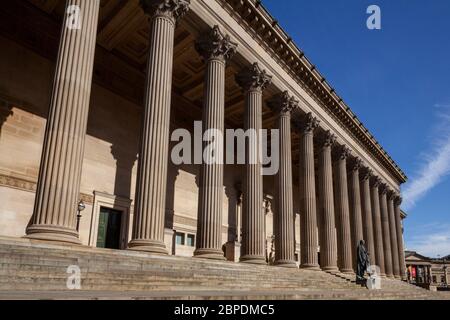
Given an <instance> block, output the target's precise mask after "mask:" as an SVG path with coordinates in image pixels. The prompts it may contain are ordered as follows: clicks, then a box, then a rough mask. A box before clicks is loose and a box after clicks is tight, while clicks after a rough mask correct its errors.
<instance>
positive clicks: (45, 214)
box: [0, 0, 406, 279]
mask: <svg viewBox="0 0 450 320" xmlns="http://www.w3.org/2000/svg"><path fill="white" fill-rule="evenodd" d="M0 13H1V21H2V23H1V25H0V47H1V50H0V70H1V73H0V128H1V129H0V130H1V131H0V236H6V237H24V236H25V237H28V238H32V239H38V240H47V241H54V242H57V243H67V244H71V245H73V244H75V245H86V246H92V247H96V246H97V247H105V248H111V249H129V250H141V251H145V252H150V253H156V254H174V255H184V256H186V255H188V256H192V255H193V256H195V257H198V258H209V259H225V258H224V256H225V257H226V258H227V259H228V260H231V261H236V262H239V261H240V262H241V263H258V264H264V263H267V262H268V261H269V262H270V263H273V264H277V265H281V266H286V267H296V266H297V265H300V267H301V268H309V269H317V270H319V269H322V270H326V271H338V270H340V271H341V272H343V273H353V271H354V268H355V260H356V257H355V251H356V245H357V243H358V242H359V240H362V239H364V240H365V241H366V243H367V247H368V250H369V252H370V254H371V261H372V263H373V264H376V265H378V266H379V267H380V269H381V273H382V274H383V275H386V276H388V277H395V278H399V279H400V278H403V279H405V277H406V273H405V262H404V261H405V258H404V253H403V252H404V250H403V234H402V233H403V232H402V217H404V216H402V212H401V209H400V204H401V197H400V185H401V184H402V183H404V182H405V181H406V176H405V175H404V173H403V172H402V171H401V169H400V168H399V167H398V166H397V165H396V164H395V162H394V161H393V160H392V159H391V158H390V157H389V155H388V154H387V153H386V152H385V151H384V150H383V148H382V147H381V145H380V144H379V143H378V142H377V141H376V140H375V138H374V137H373V136H372V135H371V134H370V132H369V131H368V130H367V129H366V128H365V127H364V125H363V124H362V123H361V122H360V121H359V120H358V118H357V117H356V116H355V115H354V114H353V113H352V111H351V110H350V108H349V107H348V106H347V105H346V104H345V102H344V101H343V100H342V98H341V97H340V96H339V95H338V94H337V93H336V92H335V90H334V89H333V88H332V87H331V86H330V85H329V84H328V82H327V81H326V79H325V78H324V77H323V76H322V75H321V74H320V73H319V71H318V70H317V69H316V67H315V66H314V65H313V64H312V63H311V62H310V61H309V60H308V58H307V57H306V56H305V55H304V54H303V52H302V51H301V50H300V49H299V48H298V47H297V46H296V45H295V44H294V43H293V41H292V40H291V38H290V37H289V36H288V35H287V34H286V33H285V32H284V31H283V30H282V29H281V28H280V27H279V25H278V23H277V21H276V20H274V19H273V18H272V17H271V15H270V14H269V13H268V12H267V11H266V10H265V9H264V7H263V6H262V5H261V4H260V2H259V1H254V0H191V1H189V0H143V1H139V0H130V1H119V0H102V1H100V0H67V1H63V0H17V1H6V2H5V3H3V4H2V6H1V7H0ZM194 121H202V123H203V129H204V130H206V129H209V128H216V129H220V130H222V131H223V130H225V129H226V128H234V129H237V128H243V129H262V128H264V129H279V130H280V137H279V145H280V169H279V171H278V173H277V174H276V175H275V176H262V175H261V173H260V172H261V168H262V166H263V164H262V163H261V162H260V161H258V162H257V163H256V164H247V165H221V164H195V165H175V164H174V163H173V162H172V161H171V160H170V153H171V148H172V147H173V145H174V143H173V142H171V139H170V138H171V133H172V132H173V130H175V129H177V128H184V129H186V130H189V131H190V132H194ZM250 147H251V146H248V145H247V149H249V148H250ZM80 201H82V203H83V204H84V205H85V209H84V210H82V211H80V212H78V207H79V204H80ZM81 209H82V208H81Z"/></svg>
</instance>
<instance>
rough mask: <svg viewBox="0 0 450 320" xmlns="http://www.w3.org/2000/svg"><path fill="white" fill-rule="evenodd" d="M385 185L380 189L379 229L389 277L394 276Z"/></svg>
mask: <svg viewBox="0 0 450 320" xmlns="http://www.w3.org/2000/svg"><path fill="white" fill-rule="evenodd" d="M387 192H388V189H387V185H385V184H382V185H381V190H380V208H381V229H382V231H383V249H384V267H385V271H386V275H387V276H388V277H389V278H393V277H394V273H393V268H392V250H391V232H390V229H389V215H388V208H387V198H386V197H387V196H386V195H387Z"/></svg>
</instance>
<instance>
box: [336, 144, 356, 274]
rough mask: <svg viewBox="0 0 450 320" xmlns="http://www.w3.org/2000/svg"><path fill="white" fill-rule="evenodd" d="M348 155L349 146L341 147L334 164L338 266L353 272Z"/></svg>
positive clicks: (342, 270) (343, 270) (344, 270)
mask: <svg viewBox="0 0 450 320" xmlns="http://www.w3.org/2000/svg"><path fill="white" fill-rule="evenodd" d="M348 156H349V150H348V148H346V147H343V148H340V150H339V151H338V153H337V159H336V162H335V165H334V173H335V186H336V188H335V203H336V222H337V226H336V227H337V239H338V241H337V244H338V266H339V270H340V271H341V272H342V273H353V263H352V261H353V260H352V238H351V228H350V209H349V202H348V184H347V157H348Z"/></svg>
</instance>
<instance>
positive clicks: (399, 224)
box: [394, 198, 407, 281]
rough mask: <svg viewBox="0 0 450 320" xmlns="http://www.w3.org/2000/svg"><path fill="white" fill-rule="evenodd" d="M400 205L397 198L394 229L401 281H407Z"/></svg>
mask: <svg viewBox="0 0 450 320" xmlns="http://www.w3.org/2000/svg"><path fill="white" fill-rule="evenodd" d="M401 203H402V199H401V198H397V200H396V201H395V203H394V205H395V227H396V229H397V245H398V257H399V266H400V276H401V278H402V280H404V281H406V280H407V275H406V263H405V249H404V244H403V227H402V217H401V210H400V205H401Z"/></svg>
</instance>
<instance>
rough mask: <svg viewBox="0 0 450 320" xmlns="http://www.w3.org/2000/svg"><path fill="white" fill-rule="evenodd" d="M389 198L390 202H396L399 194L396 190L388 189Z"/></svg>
mask: <svg viewBox="0 0 450 320" xmlns="http://www.w3.org/2000/svg"><path fill="white" fill-rule="evenodd" d="M387 196H388V199H389V201H391V200H392V201H395V198H397V193H396V192H395V191H394V190H391V189H388V193H387Z"/></svg>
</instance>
